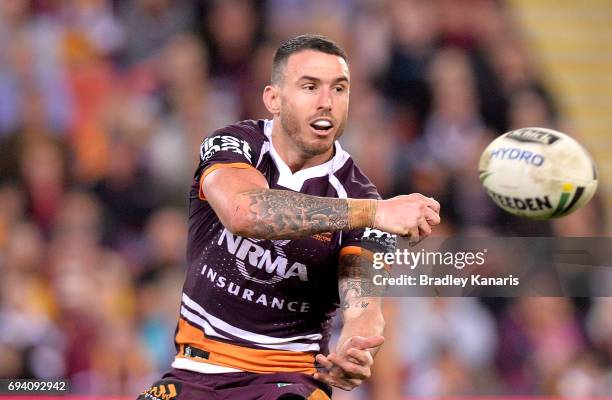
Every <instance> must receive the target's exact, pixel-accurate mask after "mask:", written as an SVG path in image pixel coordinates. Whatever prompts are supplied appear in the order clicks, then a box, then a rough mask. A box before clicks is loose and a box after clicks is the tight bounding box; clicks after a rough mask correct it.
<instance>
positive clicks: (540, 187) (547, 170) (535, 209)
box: [479, 128, 597, 219]
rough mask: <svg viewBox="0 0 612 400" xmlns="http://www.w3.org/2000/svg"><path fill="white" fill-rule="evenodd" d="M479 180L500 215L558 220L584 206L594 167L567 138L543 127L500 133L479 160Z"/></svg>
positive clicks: (593, 185)
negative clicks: (501, 211)
mask: <svg viewBox="0 0 612 400" xmlns="http://www.w3.org/2000/svg"><path fill="white" fill-rule="evenodd" d="M479 172H480V181H481V183H482V185H483V187H484V189H485V191H486V192H487V194H488V195H489V197H491V199H492V200H493V201H494V202H495V204H497V205H498V206H499V207H501V208H502V209H504V210H505V211H507V212H509V213H512V214H515V215H518V216H522V217H528V218H533V219H549V218H558V217H563V216H565V215H568V214H570V213H572V212H574V211H576V210H577V209H579V208H580V207H582V206H584V205H585V204H586V203H588V201H589V200H590V199H591V198H592V197H593V195H594V194H595V190H596V189H597V168H596V166H595V163H594V162H593V159H592V158H591V156H590V155H589V153H588V152H587V151H586V150H585V149H584V147H582V146H581V145H580V143H578V142H577V141H576V140H574V139H573V138H571V137H570V136H568V135H566V134H564V133H561V132H558V131H555V130H552V129H546V128H522V129H517V130H514V131H510V132H507V133H504V134H503V135H501V136H500V137H498V138H496V139H495V140H493V142H491V144H489V146H488V147H487V148H486V149H485V150H484V152H483V153H482V155H481V157H480V163H479Z"/></svg>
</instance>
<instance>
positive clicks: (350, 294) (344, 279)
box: [338, 254, 385, 313]
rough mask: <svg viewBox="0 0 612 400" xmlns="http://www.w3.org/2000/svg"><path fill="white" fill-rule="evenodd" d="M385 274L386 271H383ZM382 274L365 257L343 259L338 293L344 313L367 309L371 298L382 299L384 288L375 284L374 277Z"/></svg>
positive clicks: (348, 256) (345, 257)
mask: <svg viewBox="0 0 612 400" xmlns="http://www.w3.org/2000/svg"><path fill="white" fill-rule="evenodd" d="M383 272H384V270H383ZM378 273H380V271H376V270H375V269H374V268H373V267H372V262H371V261H370V260H368V259H367V258H365V257H362V256H359V255H356V254H348V255H345V256H343V257H342V258H341V260H340V267H339V272H338V275H339V279H338V292H339V294H340V308H341V310H342V312H343V313H344V312H345V311H347V310H349V309H366V308H368V307H369V299H368V298H371V297H380V296H382V295H383V294H384V292H385V287H384V286H378V285H375V284H374V281H373V277H374V275H375V274H378Z"/></svg>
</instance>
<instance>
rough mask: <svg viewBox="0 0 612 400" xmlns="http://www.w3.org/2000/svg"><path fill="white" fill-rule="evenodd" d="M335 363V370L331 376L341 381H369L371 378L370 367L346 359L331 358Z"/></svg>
mask: <svg viewBox="0 0 612 400" xmlns="http://www.w3.org/2000/svg"><path fill="white" fill-rule="evenodd" d="M330 361H332V362H333V363H334V369H333V370H332V371H331V372H330V374H331V376H335V377H338V378H341V379H361V380H363V379H367V378H369V377H370V374H371V372H370V367H369V366H367V367H366V366H363V365H359V364H356V363H354V362H352V361H350V360H349V359H348V358H346V357H340V356H338V355H334V356H333V357H330Z"/></svg>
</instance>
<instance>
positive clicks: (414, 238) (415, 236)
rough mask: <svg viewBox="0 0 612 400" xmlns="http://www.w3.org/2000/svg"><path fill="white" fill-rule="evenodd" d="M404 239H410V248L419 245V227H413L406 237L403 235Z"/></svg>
mask: <svg viewBox="0 0 612 400" xmlns="http://www.w3.org/2000/svg"><path fill="white" fill-rule="evenodd" d="M402 237H404V238H406V239H408V244H409V245H410V246H414V245H416V244H417V243H419V242H420V240H419V227H418V225H417V226H415V227H412V228H410V229H409V230H408V233H407V234H405V235H402Z"/></svg>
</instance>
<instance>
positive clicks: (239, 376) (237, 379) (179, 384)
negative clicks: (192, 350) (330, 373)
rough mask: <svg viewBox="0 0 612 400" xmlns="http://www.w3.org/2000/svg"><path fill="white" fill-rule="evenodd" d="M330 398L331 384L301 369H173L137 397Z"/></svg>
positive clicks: (191, 399) (143, 399) (140, 399)
mask: <svg viewBox="0 0 612 400" xmlns="http://www.w3.org/2000/svg"><path fill="white" fill-rule="evenodd" d="M196 399H198V400H199V399H202V400H330V399H331V387H329V386H327V385H325V384H323V383H321V382H319V381H317V380H315V379H314V378H313V377H312V376H310V375H306V374H302V373H291V372H281V373H275V374H255V373H251V372H230V373H224V374H201V373H198V372H192V371H186V370H180V369H175V368H173V369H171V370H170V371H168V372H166V373H165V374H164V375H163V376H162V379H161V380H159V381H157V382H155V383H154V384H153V385H152V386H151V387H150V388H149V389H147V390H146V391H144V392H143V393H141V394H140V396H138V400H196Z"/></svg>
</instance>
